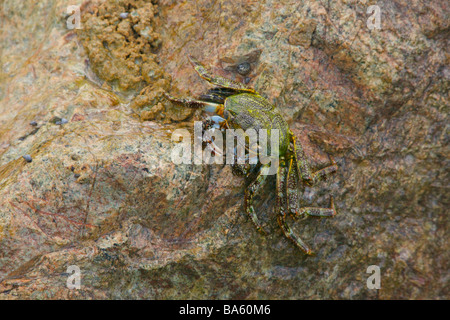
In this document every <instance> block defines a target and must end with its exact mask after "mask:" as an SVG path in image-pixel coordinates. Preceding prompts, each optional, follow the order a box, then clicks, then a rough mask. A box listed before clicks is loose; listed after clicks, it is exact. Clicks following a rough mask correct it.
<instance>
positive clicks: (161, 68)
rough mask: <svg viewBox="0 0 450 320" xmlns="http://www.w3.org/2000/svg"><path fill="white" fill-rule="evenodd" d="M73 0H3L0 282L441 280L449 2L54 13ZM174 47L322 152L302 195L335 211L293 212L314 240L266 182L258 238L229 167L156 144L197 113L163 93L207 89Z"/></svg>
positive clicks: (211, 285) (429, 291) (224, 288)
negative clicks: (187, 159)
mask: <svg viewBox="0 0 450 320" xmlns="http://www.w3.org/2000/svg"><path fill="white" fill-rule="evenodd" d="M73 4H74V3H73V2H70V3H69V2H68V1H40V2H39V3H28V2H24V3H20V4H19V3H17V2H15V1H5V2H4V5H3V7H2V10H3V11H2V12H1V18H2V21H3V27H2V32H1V34H0V37H1V42H0V43H1V46H2V48H1V52H2V56H1V66H2V69H1V70H2V71H1V75H0V298H1V299H17V298H26V299H61V298H62V299H64V298H74V299H88V298H106V299H109V298H121V299H123V298H128V299H129V298H133V299H178V298H188V299H190V298H197V299H324V298H327V299H373V298H378V299H393V298H399V299H448V298H449V297H450V293H449V286H448V283H449V278H448V277H449V274H448V268H449V264H450V262H449V252H450V250H449V249H450V248H449V247H450V245H449V239H448V230H449V219H448V213H447V211H446V208H448V205H449V197H448V192H446V191H445V190H447V189H448V183H447V182H448V180H449V176H448V158H449V149H448V120H447V114H448V113H449V112H448V111H449V103H448V101H449V97H448V91H449V90H448V85H449V78H450V70H449V68H448V65H449V63H448V62H449V61H448V60H449V57H448V53H447V51H448V50H447V48H448V38H449V37H448V35H449V25H448V23H449V21H450V19H449V9H448V5H447V3H446V1H431V2H427V3H426V4H424V3H423V2H419V1H410V2H407V3H405V2H402V1H377V2H376V3H375V2H374V1H329V2H325V1H284V0H283V1H270V0H267V1H259V2H255V1H237V2H236V1H226V0H223V1H216V2H211V1H206V0H198V1H187V2H179V1H171V0H160V1H159V2H158V3H156V1H152V2H150V1H132V0H117V1H108V3H106V2H105V3H102V2H101V1H100V2H96V1H90V2H85V3H82V2H81V1H78V4H79V5H81V17H82V21H81V22H82V28H81V29H80V30H68V29H67V27H66V20H67V19H68V17H69V14H68V13H67V6H69V5H73ZM373 4H377V5H378V6H379V7H380V9H381V25H380V27H381V28H380V29H372V30H371V29H369V28H368V27H367V24H366V21H367V19H368V18H369V16H370V14H368V13H367V8H368V7H369V6H370V5H373ZM124 13H128V14H124ZM25 17H26V18H25ZM188 54H192V55H194V56H195V57H197V58H198V59H199V60H200V61H202V62H204V63H205V64H206V65H210V66H212V70H213V71H214V72H216V73H218V74H220V75H223V76H227V77H230V78H233V79H236V80H238V81H243V82H246V83H249V85H251V86H253V87H255V89H256V90H257V91H258V92H260V93H261V94H262V95H263V96H265V97H267V98H268V99H269V100H270V101H271V102H273V103H274V104H276V105H277V107H278V108H279V109H280V110H281V111H282V112H283V114H284V115H285V117H286V119H287V120H288V121H289V123H290V125H291V128H292V130H293V131H294V133H295V134H296V136H297V137H298V139H299V140H300V141H301V142H302V144H303V145H304V147H305V149H306V151H307V153H308V156H309V158H310V159H311V161H312V162H313V164H314V165H315V166H317V167H322V166H324V165H325V164H326V163H327V162H328V161H329V158H328V155H327V154H329V155H332V156H333V157H334V158H335V159H336V161H337V162H338V164H339V171H338V173H337V174H336V175H335V176H333V177H332V178H331V179H329V181H327V182H325V183H321V184H320V185H318V186H316V187H314V188H308V187H306V188H304V190H303V197H302V201H303V203H304V204H305V205H318V206H328V202H329V196H330V195H333V196H334V199H335V203H336V207H337V211H338V215H337V216H336V217H334V218H333V219H321V220H318V219H313V218H309V219H300V220H299V221H290V223H291V224H292V226H293V228H294V229H295V232H296V233H298V234H299V235H301V237H302V238H303V239H304V240H305V241H306V242H307V243H309V244H310V245H311V246H312V247H313V248H314V249H315V251H316V255H315V256H311V257H310V256H305V255H304V254H303V253H302V252H299V250H298V249H297V248H295V247H294V246H293V245H292V243H290V242H289V241H288V240H287V239H285V238H284V237H283V235H282V232H281V230H280V229H279V228H278V225H277V224H276V219H275V217H276V216H275V213H274V212H273V211H274V204H275V194H274V187H275V184H274V181H273V179H272V180H270V181H269V183H268V184H267V185H266V186H265V188H264V190H263V192H261V194H260V195H259V196H258V197H257V198H256V204H257V205H256V209H257V211H258V212H259V214H260V216H261V218H262V219H263V220H264V222H265V228H266V229H267V230H268V231H269V235H268V236H263V235H261V234H259V233H258V232H257V231H256V230H255V228H254V226H253V225H252V223H251V222H250V221H249V219H248V217H247V216H246V215H245V213H244V211H243V201H242V199H243V195H244V190H245V181H244V180H243V179H242V178H240V177H236V176H233V175H232V173H231V169H230V168H229V167H227V166H205V165H201V166H197V165H175V164H174V163H173V162H172V161H171V157H170V155H171V150H172V149H173V147H174V145H175V144H174V142H172V141H171V134H172V133H173V132H174V130H175V129H177V128H188V129H190V130H192V124H193V121H194V120H198V119H201V118H202V116H201V115H200V113H198V112H197V113H195V114H192V112H191V111H190V110H183V109H180V108H179V107H175V106H172V105H171V104H170V103H168V102H167V101H166V100H165V99H164V98H163V94H164V92H170V93H172V94H173V95H179V96H195V95H198V94H200V93H202V92H203V91H204V90H206V88H208V85H207V84H206V83H205V82H204V81H202V80H201V79H200V78H199V77H198V76H197V75H196V73H195V72H194V71H193V69H192V67H191V66H190V65H189V63H188V60H187V55H188ZM246 62H248V66H249V67H250V70H248V72H240V71H242V70H241V69H239V68H238V67H237V66H238V65H239V64H242V63H246ZM62 119H66V120H67V123H66V121H62ZM25 155H29V156H30V157H31V159H32V161H31V162H29V161H27V160H26V159H25V158H23V156H25ZM71 265H76V266H78V267H79V268H80V270H81V273H82V278H81V289H79V290H73V289H72V290H71V289H68V288H67V286H66V282H67V279H68V276H69V274H68V273H67V268H68V267H69V266H71ZM370 265H378V266H379V267H380V268H381V289H380V290H370V289H368V288H367V286H366V279H367V277H368V276H369V275H370V274H367V273H366V270H367V267H368V266H370Z"/></svg>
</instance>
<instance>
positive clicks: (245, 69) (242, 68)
mask: <svg viewBox="0 0 450 320" xmlns="http://www.w3.org/2000/svg"><path fill="white" fill-rule="evenodd" d="M236 70H237V72H238V73H239V74H240V75H242V76H245V75H247V74H248V73H249V72H250V63H248V62H243V63H240V64H238V65H237V66H236Z"/></svg>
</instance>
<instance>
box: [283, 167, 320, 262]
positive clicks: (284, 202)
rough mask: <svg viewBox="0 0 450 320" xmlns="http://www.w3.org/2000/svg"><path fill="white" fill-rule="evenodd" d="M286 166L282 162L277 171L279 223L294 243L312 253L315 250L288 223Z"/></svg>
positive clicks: (307, 252) (304, 250)
mask: <svg viewBox="0 0 450 320" xmlns="http://www.w3.org/2000/svg"><path fill="white" fill-rule="evenodd" d="M285 190H286V168H285V167H284V163H280V166H279V167H278V171H277V211H278V216H277V220H278V224H279V225H280V227H281V230H283V233H284V235H285V236H286V238H288V239H290V240H291V241H292V242H294V244H295V245H296V246H297V247H299V248H300V249H301V250H302V251H303V252H305V253H306V254H309V255H312V254H313V252H312V251H311V249H310V248H309V247H308V245H307V244H306V243H304V242H303V241H302V239H300V238H299V237H298V236H296V235H295V234H294V233H293V232H292V230H291V228H290V227H289V226H288V225H287V223H286V211H285V208H286V196H285Z"/></svg>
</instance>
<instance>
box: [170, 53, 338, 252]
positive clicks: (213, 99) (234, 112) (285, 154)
mask: <svg viewBox="0 0 450 320" xmlns="http://www.w3.org/2000/svg"><path fill="white" fill-rule="evenodd" d="M189 60H190V62H191V64H192V65H193V67H194V69H195V71H196V72H197V73H198V75H199V76H200V77H201V78H203V79H204V80H206V81H208V82H209V83H210V84H212V85H214V86H215V87H214V88H212V89H210V90H209V91H208V92H207V93H206V94H203V95H201V96H200V97H199V98H198V99H191V98H175V97H173V96H171V95H169V94H166V97H167V99H168V100H170V101H171V102H172V103H175V104H178V105H182V106H184V107H188V108H202V109H203V110H205V111H209V112H215V113H216V114H217V115H218V116H220V117H221V119H223V121H222V122H220V127H221V128H232V129H243V130H247V129H249V128H253V129H255V130H258V129H266V130H268V132H269V135H270V131H271V130H273V129H278V130H279V153H278V155H279V159H278V161H277V162H278V167H277V171H276V211H277V213H278V214H277V221H278V224H279V225H280V227H281V230H282V232H283V233H284V235H285V236H286V237H287V238H288V239H290V240H291V241H292V242H293V243H294V244H295V245H296V246H297V247H298V248H300V249H301V250H302V251H303V252H305V253H306V254H308V255H312V254H313V251H312V250H311V249H310V247H309V246H308V245H307V244H306V243H305V242H303V241H302V239H301V238H300V237H299V236H297V235H296V234H295V233H294V232H293V231H292V230H291V228H290V226H289V225H288V223H287V221H286V217H287V214H290V215H292V216H293V217H294V218H298V217H300V216H315V217H334V216H335V215H336V209H335V206H334V201H333V197H331V200H330V202H331V204H330V208H319V207H301V206H300V204H299V200H300V199H299V187H300V184H301V183H303V184H306V185H308V186H312V185H314V184H316V183H317V182H319V181H321V180H325V179H326V177H327V176H328V175H330V174H332V173H334V172H336V171H337V164H336V162H335V161H334V159H332V158H331V159H330V162H331V164H330V165H328V166H326V167H325V168H322V169H320V170H318V171H313V170H312V169H311V166H310V164H309V163H308V161H307V157H306V154H305V152H304V150H303V148H302V146H301V144H299V143H297V139H296V137H295V135H294V134H293V132H292V131H291V130H290V128H289V126H288V124H287V122H286V121H285V120H284V118H283V116H282V115H281V113H280V111H279V110H278V109H277V108H276V107H275V106H274V105H272V104H271V103H269V101H267V100H266V99H265V98H263V97H262V96H260V95H259V94H258V93H257V92H256V91H255V90H254V89H252V88H250V87H248V86H246V85H244V84H243V83H240V82H237V81H233V80H230V79H227V78H224V77H221V76H215V75H213V74H212V73H210V72H209V71H208V69H207V68H206V67H205V66H203V65H202V64H201V63H200V62H199V61H198V60H197V59H195V58H194V57H192V56H189ZM211 126H212V122H211V121H210V123H209V124H208V125H207V126H206V127H211ZM233 166H234V167H233V172H234V173H238V174H243V175H245V176H246V177H253V176H256V178H254V180H253V181H251V183H250V184H249V185H248V187H247V189H246V190H245V200H244V207H245V211H246V213H247V214H248V216H249V217H250V219H251V221H252V222H253V224H254V225H255V226H256V228H257V230H258V231H260V232H261V233H263V234H265V233H266V232H265V231H264V229H263V227H262V223H261V221H260V219H259V217H258V215H257V214H256V212H255V210H254V207H253V198H254V196H255V194H256V193H257V192H258V191H259V190H261V188H262V186H263V185H264V183H265V182H266V180H267V176H268V175H267V171H268V169H269V165H268V164H261V163H258V164H257V165H252V166H249V165H242V164H240V165H239V164H234V165H233ZM252 173H253V174H252Z"/></svg>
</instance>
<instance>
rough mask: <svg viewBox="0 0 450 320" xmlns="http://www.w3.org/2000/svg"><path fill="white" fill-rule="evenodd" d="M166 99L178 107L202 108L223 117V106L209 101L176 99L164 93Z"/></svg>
mask: <svg viewBox="0 0 450 320" xmlns="http://www.w3.org/2000/svg"><path fill="white" fill-rule="evenodd" d="M164 95H165V96H166V98H167V99H168V100H169V101H171V102H173V103H175V104H178V105H182V106H184V107H187V108H202V109H203V110H205V111H207V112H215V113H217V114H218V115H219V116H221V117H222V116H223V105H222V104H218V103H213V102H207V101H201V100H195V99H190V98H175V97H172V96H171V95H170V94H168V93H164Z"/></svg>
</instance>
